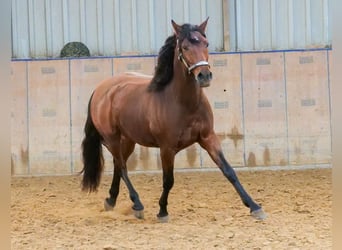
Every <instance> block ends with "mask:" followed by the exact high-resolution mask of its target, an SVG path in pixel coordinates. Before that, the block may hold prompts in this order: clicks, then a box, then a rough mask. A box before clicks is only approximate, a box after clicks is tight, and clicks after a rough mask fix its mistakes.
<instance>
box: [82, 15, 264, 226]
mask: <svg viewBox="0 0 342 250" xmlns="http://www.w3.org/2000/svg"><path fill="white" fill-rule="evenodd" d="M207 22H208V18H207V19H206V20H205V21H204V22H202V23H201V24H200V25H191V24H187V23H186V24H183V25H178V24H177V23H175V22H174V21H173V20H172V21H171V23H172V26H173V30H174V34H173V35H171V36H169V37H168V38H167V39H166V41H165V44H164V45H163V46H162V48H161V49H160V51H159V55H158V60H157V65H156V67H155V73H154V75H153V76H142V75H139V74H130V73H124V74H121V75H118V76H114V77H112V78H110V79H107V80H104V81H102V82H101V83H99V85H98V86H97V87H96V88H95V90H94V92H93V93H92V95H91V97H90V100H89V105H88V117H87V120H86V123H85V127H84V133H85V137H84V139H83V141H82V157H83V169H82V171H81V173H83V179H82V190H83V191H88V192H93V191H96V190H97V188H98V186H99V184H100V178H101V173H102V171H103V165H104V160H103V155H102V145H104V146H105V147H106V148H107V149H108V150H109V152H110V153H111V154H112V156H113V163H114V174H113V180H112V184H111V187H110V190H109V195H110V196H109V197H108V198H106V199H105V202H104V206H105V209H106V210H111V209H113V208H114V206H115V203H116V199H117V197H118V194H119V187H120V185H119V184H120V179H121V178H122V180H123V181H124V182H125V184H126V186H127V188H128V191H129V196H130V199H131V200H132V202H133V206H132V208H133V211H134V212H135V216H136V217H137V218H143V210H144V206H143V204H142V203H141V201H140V198H139V195H138V193H137V191H136V190H135V188H134V187H133V184H132V183H131V181H130V179H129V177H128V174H127V166H126V161H127V159H128V157H129V156H130V155H131V154H132V152H133V150H134V147H135V144H136V143H138V144H140V145H142V146H145V147H159V148H160V157H161V162H162V172H163V191H162V194H161V197H160V199H159V206H160V209H159V213H158V214H157V218H158V219H159V220H160V221H161V222H166V221H167V220H168V211H167V204H168V202H167V201H168V195H169V192H170V190H171V188H172V186H173V184H174V173H173V172H174V159H175V155H176V154H177V153H178V152H179V151H180V150H183V149H185V148H186V147H188V146H190V145H192V144H194V143H196V142H197V143H198V144H199V145H200V146H201V147H202V148H204V149H205V150H206V151H207V152H208V154H209V155H210V157H211V158H212V160H213V161H214V162H215V163H216V164H217V166H218V167H219V168H220V169H221V171H222V172H223V174H224V176H225V177H226V178H227V179H228V180H229V181H230V183H231V184H232V185H233V186H234V188H235V189H236V191H237V193H238V194H239V196H240V198H241V200H242V202H243V204H244V205H245V206H246V207H248V208H249V209H250V213H251V215H252V216H253V217H254V218H256V219H264V218H266V214H265V213H264V211H263V209H262V208H261V206H260V205H258V204H256V203H255V202H254V201H253V199H252V198H251V197H250V196H249V194H248V193H247V192H246V191H245V189H244V188H243V186H242V184H241V183H240V181H239V179H238V177H237V175H236V173H235V171H234V169H233V168H232V167H231V166H230V165H229V163H228V162H227V160H226V159H225V157H224V155H223V153H222V149H221V145H220V141H219V139H218V137H217V136H216V134H215V132H214V130H213V112H212V110H211V107H210V104H209V102H208V99H207V97H206V96H205V94H204V92H203V90H202V88H203V87H208V86H209V85H210V82H211V80H212V72H211V71H210V65H209V63H208V57H209V52H208V40H207V38H206V35H205V30H206V26H207Z"/></svg>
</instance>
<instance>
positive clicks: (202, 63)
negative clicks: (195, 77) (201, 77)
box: [177, 39, 210, 75]
mask: <svg viewBox="0 0 342 250" xmlns="http://www.w3.org/2000/svg"><path fill="white" fill-rule="evenodd" d="M177 45H178V39H177ZM178 53H179V54H178V60H179V61H181V62H182V63H183V64H184V66H185V67H186V68H187V70H188V73H189V75H190V74H191V71H192V70H193V69H195V68H197V67H200V66H208V67H209V68H210V65H209V63H208V62H207V61H199V62H197V63H195V64H193V65H191V66H190V65H189V64H188V63H187V62H186V61H185V59H184V56H183V53H182V51H181V49H180V48H179V47H178Z"/></svg>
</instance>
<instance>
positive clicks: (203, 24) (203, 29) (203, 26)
mask: <svg viewBox="0 0 342 250" xmlns="http://www.w3.org/2000/svg"><path fill="white" fill-rule="evenodd" d="M208 19H209V17H207V19H206V20H205V21H204V22H203V23H201V24H200V25H199V26H198V27H199V29H200V30H201V31H202V32H203V33H205V29H206V28H207V23H208Z"/></svg>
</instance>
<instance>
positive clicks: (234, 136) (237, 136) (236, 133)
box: [227, 126, 244, 148]
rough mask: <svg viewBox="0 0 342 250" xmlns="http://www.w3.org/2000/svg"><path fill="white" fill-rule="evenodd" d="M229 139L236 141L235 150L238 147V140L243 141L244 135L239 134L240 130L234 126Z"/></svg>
mask: <svg viewBox="0 0 342 250" xmlns="http://www.w3.org/2000/svg"><path fill="white" fill-rule="evenodd" d="M227 136H228V138H229V139H231V140H233V141H234V146H235V148H236V147H237V142H238V140H242V139H243V137H244V136H243V134H240V133H239V130H238V128H237V127H236V126H234V127H233V128H232V129H231V131H230V134H227Z"/></svg>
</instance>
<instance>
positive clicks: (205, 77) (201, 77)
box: [195, 69, 213, 88]
mask: <svg viewBox="0 0 342 250" xmlns="http://www.w3.org/2000/svg"><path fill="white" fill-rule="evenodd" d="M212 78H213V74H212V73H211V71H210V70H209V69H202V70H201V71H200V72H199V73H198V74H197V75H196V76H195V79H196V81H197V82H198V83H199V85H200V87H201V88H205V87H209V86H210V81H211V79H212Z"/></svg>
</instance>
